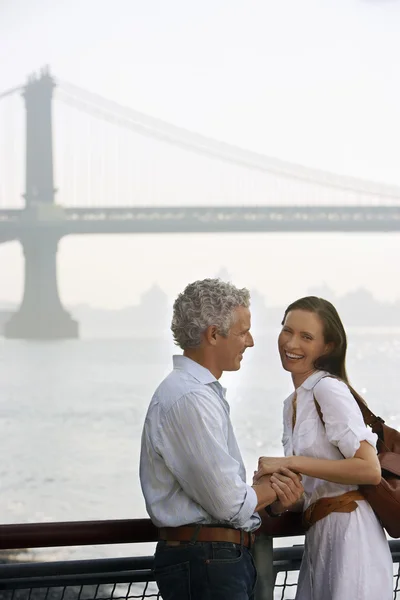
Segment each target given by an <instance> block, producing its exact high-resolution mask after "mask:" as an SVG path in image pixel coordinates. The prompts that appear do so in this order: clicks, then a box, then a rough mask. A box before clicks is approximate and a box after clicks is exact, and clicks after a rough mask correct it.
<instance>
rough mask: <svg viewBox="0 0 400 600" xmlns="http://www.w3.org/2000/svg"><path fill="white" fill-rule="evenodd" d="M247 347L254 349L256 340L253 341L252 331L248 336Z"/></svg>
mask: <svg viewBox="0 0 400 600" xmlns="http://www.w3.org/2000/svg"><path fill="white" fill-rule="evenodd" d="M246 346H247V348H252V347H253V346H254V339H253V336H252V335H251V333H250V331H249V333H248V334H247V340H246Z"/></svg>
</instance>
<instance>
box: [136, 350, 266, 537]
mask: <svg viewBox="0 0 400 600" xmlns="http://www.w3.org/2000/svg"><path fill="white" fill-rule="evenodd" d="M173 363H174V369H173V371H172V372H171V373H170V374H169V375H168V376H167V377H166V378H165V379H164V381H163V382H162V383H161V384H160V386H159V387H158V389H157V390H156V392H155V394H154V396H153V398H152V400H151V402H150V406H149V409H148V412H147V415H146V419H145V423H144V428H143V434H142V447H141V455H140V482H141V486H142V490H143V495H144V498H145V501H146V508H147V512H148V513H149V515H150V518H151V520H152V521H153V523H155V525H157V526H158V527H178V526H180V525H186V524H188V523H202V524H217V523H220V524H221V523H223V524H226V525H229V526H231V527H235V528H237V529H244V530H245V531H253V530H255V529H257V528H258V527H259V525H260V517H259V515H258V513H255V512H254V511H255V508H256V506H257V496H256V493H255V491H254V490H253V488H252V487H251V486H249V485H247V484H246V471H245V468H244V464H243V460H242V457H241V454H240V451H239V447H238V445H237V442H236V438H235V434H234V432H233V428H232V423H231V420H230V416H229V404H228V403H227V401H226V400H225V391H226V390H225V389H224V388H223V387H222V386H221V384H220V383H219V382H218V381H217V379H215V377H214V376H213V375H212V374H211V373H210V371H208V369H206V368H204V367H202V366H201V365H199V364H198V363H196V362H194V361H193V360H191V359H190V358H187V357H185V356H174V357H173Z"/></svg>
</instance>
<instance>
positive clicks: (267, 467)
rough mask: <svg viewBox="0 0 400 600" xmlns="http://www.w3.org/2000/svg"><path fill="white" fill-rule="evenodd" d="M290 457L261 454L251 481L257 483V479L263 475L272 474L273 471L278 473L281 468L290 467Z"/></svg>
mask: <svg viewBox="0 0 400 600" xmlns="http://www.w3.org/2000/svg"><path fill="white" fill-rule="evenodd" d="M290 458H291V457H290V456H286V457H283V456H281V457H275V456H272V457H268V456H261V458H259V459H258V471H255V472H254V478H253V482H254V483H257V481H258V479H260V477H263V475H272V474H273V473H278V472H279V470H280V469H282V468H285V469H291V467H290ZM291 470H292V469H291Z"/></svg>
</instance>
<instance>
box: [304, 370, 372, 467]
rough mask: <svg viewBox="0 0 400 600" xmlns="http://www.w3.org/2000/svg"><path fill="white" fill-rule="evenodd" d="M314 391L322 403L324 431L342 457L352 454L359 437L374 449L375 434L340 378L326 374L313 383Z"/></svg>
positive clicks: (357, 446)
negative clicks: (366, 423) (365, 421)
mask: <svg viewBox="0 0 400 600" xmlns="http://www.w3.org/2000/svg"><path fill="white" fill-rule="evenodd" d="M314 395H315V399H316V400H317V402H318V404H319V405H320V407H321V412H322V416H323V420H324V423H325V430H326V435H327V437H328V439H329V441H330V442H331V443H332V444H334V445H335V446H337V447H338V448H339V450H340V452H341V453H342V454H343V456H344V457H345V458H352V457H353V456H354V455H355V453H356V452H357V450H358V449H359V447H360V443H361V442H362V441H366V442H368V443H369V444H371V446H372V447H373V448H375V449H376V442H377V439H378V437H377V435H376V434H375V433H373V432H372V431H371V429H369V428H368V427H367V426H366V425H365V423H364V419H363V417H362V414H361V411H360V408H359V406H358V404H357V402H356V400H355V399H354V398H353V396H352V394H351V392H350V390H349V388H348V387H347V385H346V384H345V383H343V381H338V380H337V379H333V378H332V377H325V378H323V379H321V381H319V382H318V383H317V384H316V386H315V388H314Z"/></svg>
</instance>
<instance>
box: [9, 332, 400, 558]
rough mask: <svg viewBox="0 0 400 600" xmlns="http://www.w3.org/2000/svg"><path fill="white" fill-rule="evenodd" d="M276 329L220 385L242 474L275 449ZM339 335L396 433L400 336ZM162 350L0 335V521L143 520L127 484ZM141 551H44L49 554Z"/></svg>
mask: <svg viewBox="0 0 400 600" xmlns="http://www.w3.org/2000/svg"><path fill="white" fill-rule="evenodd" d="M276 335H277V331H270V332H268V333H266V334H265V335H264V336H262V337H259V338H256V340H255V341H256V345H255V347H254V348H253V349H249V350H248V351H247V352H246V355H245V357H244V360H243V362H242V368H241V370H240V371H239V372H236V373H228V374H225V375H224V376H223V378H222V380H221V383H222V384H223V385H225V386H226V387H227V388H228V400H229V402H230V404H231V416H232V421H233V424H234V427H235V430H236V434H237V438H238V441H239V445H240V447H241V450H242V454H243V458H244V461H245V464H246V467H247V469H248V476H249V480H250V479H251V474H252V472H253V470H254V468H255V466H256V464H257V460H258V457H259V456H260V455H279V454H281V443H280V438H281V431H282V427H281V411H282V402H283V400H284V398H285V397H286V396H287V395H288V393H289V392H290V391H291V382H290V378H289V376H288V374H287V373H285V372H284V371H282V369H281V367H280V363H279V359H278V356H277V351H276ZM349 342H350V343H349V358H348V371H349V374H350V377H351V381H352V383H353V385H354V386H355V387H356V388H357V389H358V391H360V392H361V393H362V394H364V396H365V398H366V400H367V401H368V403H369V405H370V407H371V408H372V410H374V411H375V412H378V413H379V414H381V415H382V416H383V417H384V418H385V419H386V420H387V422H388V424H390V425H392V426H395V427H397V428H399V429H400V402H399V397H400V375H399V365H400V331H399V330H378V329H373V330H370V331H365V330H353V331H352V330H351V331H349ZM173 352H176V349H175V348H174V346H173V345H172V343H171V342H170V341H169V340H167V339H161V340H149V339H146V340H144V339H111V340H101V339H86V340H71V341H62V342H49V343H38V342H26V341H14V340H4V339H2V338H0V439H1V457H2V460H1V462H0V515H1V517H0V519H1V522H2V523H22V522H43V521H68V520H94V519H125V518H139V517H145V516H146V511H145V507H144V502H143V499H142V496H141V492H140V486H139V479H138V458H139V448H140V435H141V429H142V423H143V418H144V415H145V412H146V409H147V406H148V403H149V401H150V398H151V396H152V393H153V391H154V389H155V388H156V386H157V385H158V383H159V382H160V380H161V379H162V378H163V377H164V376H165V375H166V374H167V373H168V372H169V370H170V368H171V355H172V353H173ZM296 543H299V541H297V542H296ZM152 549H153V545H151V544H142V545H140V546H135V547H134V548H132V546H130V547H128V546H122V545H121V546H115V547H108V546H99V547H96V548H71V549H54V550H51V557H52V558H53V557H54V558H56V559H58V558H80V557H82V558H87V557H104V556H116V555H121V556H122V555H129V554H130V555H132V554H148V553H152ZM46 552H47V553H49V552H50V551H46ZM46 552H45V551H41V553H42V554H43V553H44V554H46ZM35 554H40V552H39V551H36V552H35Z"/></svg>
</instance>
